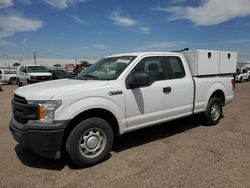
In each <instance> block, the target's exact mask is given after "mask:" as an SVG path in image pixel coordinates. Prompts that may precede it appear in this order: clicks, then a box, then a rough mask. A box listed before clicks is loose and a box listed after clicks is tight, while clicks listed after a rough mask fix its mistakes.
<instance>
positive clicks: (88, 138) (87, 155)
mask: <svg viewBox="0 0 250 188" xmlns="http://www.w3.org/2000/svg"><path fill="white" fill-rule="evenodd" d="M112 145H113V131H112V128H111V126H110V125H109V123H108V122H107V121H105V120H104V119H101V118H89V119H86V120H84V121H82V122H80V123H79V124H78V125H77V126H76V127H75V128H74V129H73V130H72V131H71V133H70V134H69V137H68V139H67V142H66V152H67V154H68V155H69V157H70V158H71V160H72V161H73V162H74V163H75V164H76V165H77V166H79V167H87V166H92V165H95V164H97V163H100V162H102V161H104V160H105V159H106V158H107V157H108V155H109V153H110V150H111V148H112Z"/></svg>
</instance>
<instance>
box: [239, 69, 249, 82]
mask: <svg viewBox="0 0 250 188" xmlns="http://www.w3.org/2000/svg"><path fill="white" fill-rule="evenodd" d="M236 81H237V82H243V81H247V82H249V81H250V71H248V70H247V68H244V67H242V68H237V69H236Z"/></svg>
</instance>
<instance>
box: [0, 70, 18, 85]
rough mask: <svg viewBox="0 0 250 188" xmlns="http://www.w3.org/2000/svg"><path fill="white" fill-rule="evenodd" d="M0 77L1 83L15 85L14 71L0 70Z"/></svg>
mask: <svg viewBox="0 0 250 188" xmlns="http://www.w3.org/2000/svg"><path fill="white" fill-rule="evenodd" d="M0 77H1V80H2V82H3V83H9V84H16V70H12V69H0Z"/></svg>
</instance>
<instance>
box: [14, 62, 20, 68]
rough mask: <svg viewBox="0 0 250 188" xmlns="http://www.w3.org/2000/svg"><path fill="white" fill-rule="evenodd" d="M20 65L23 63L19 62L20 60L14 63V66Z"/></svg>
mask: <svg viewBox="0 0 250 188" xmlns="http://www.w3.org/2000/svg"><path fill="white" fill-rule="evenodd" d="M19 65H21V63H18V62H15V63H13V65H12V66H13V67H18V66H19Z"/></svg>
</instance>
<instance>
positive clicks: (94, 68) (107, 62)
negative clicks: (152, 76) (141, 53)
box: [76, 56, 136, 80]
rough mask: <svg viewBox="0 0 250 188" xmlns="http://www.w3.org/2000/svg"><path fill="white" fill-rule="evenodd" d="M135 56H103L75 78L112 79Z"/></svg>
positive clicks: (116, 76)
mask: <svg viewBox="0 0 250 188" xmlns="http://www.w3.org/2000/svg"><path fill="white" fill-rule="evenodd" d="M135 58H136V56H119V57H107V58H103V59H101V60H100V61H98V62H96V63H95V64H93V65H91V66H90V67H88V68H87V69H86V70H85V71H83V72H82V73H81V74H79V75H78V76H77V77H76V79H80V80H88V79H94V80H114V79H116V78H118V76H119V75H120V74H121V73H122V72H123V71H124V70H125V68H126V67H127V66H128V65H129V64H130V63H131V62H132V61H133V60H134V59H135Z"/></svg>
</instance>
